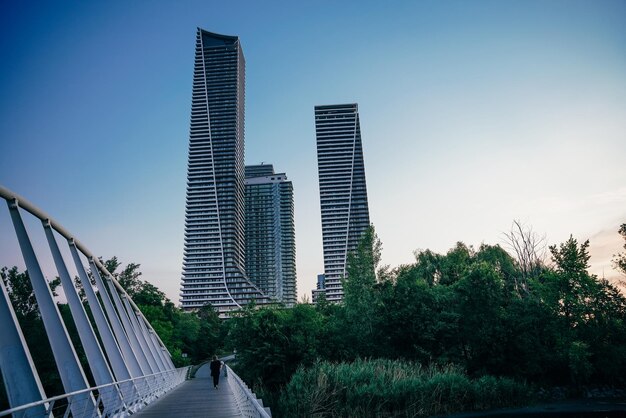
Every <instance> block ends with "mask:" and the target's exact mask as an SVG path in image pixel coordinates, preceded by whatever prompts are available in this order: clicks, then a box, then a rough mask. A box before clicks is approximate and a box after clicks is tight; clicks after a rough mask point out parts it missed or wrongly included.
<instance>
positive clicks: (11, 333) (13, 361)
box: [0, 279, 46, 417]
mask: <svg viewBox="0 0 626 418" xmlns="http://www.w3.org/2000/svg"><path fill="white" fill-rule="evenodd" d="M0 293H1V294H0V330H2V338H1V339H0V370H2V379H3V381H4V388H5V389H6V393H7V397H8V398H9V405H10V406H11V408H15V407H17V406H20V405H24V404H27V403H31V402H37V401H41V400H43V399H46V394H45V393H44V390H43V387H42V386H41V381H40V380H39V375H38V374H37V371H36V370H35V365H34V364H33V359H32V358H31V356H30V351H29V350H28V347H27V345H26V341H25V340H24V334H22V330H21V328H20V326H19V323H18V322H17V317H16V316H15V311H13V306H11V300H10V298H9V294H8V293H7V290H6V287H5V286H4V281H3V280H2V279H0ZM45 412H46V410H45V406H44V405H40V406H39V407H37V408H33V409H32V410H28V411H27V413H26V414H25V415H24V416H25V417H43V416H44V415H45Z"/></svg>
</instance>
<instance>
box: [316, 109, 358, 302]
mask: <svg viewBox="0 0 626 418" xmlns="http://www.w3.org/2000/svg"><path fill="white" fill-rule="evenodd" d="M315 134H316V137H317V166H318V174H319V188H320V206H321V213H322V241H323V246H324V275H325V294H326V299H327V300H329V301H333V302H340V301H341V300H342V298H343V287H342V285H341V279H342V278H344V277H345V275H346V261H347V256H348V253H349V252H350V251H352V250H354V249H355V248H356V246H357V245H358V243H359V240H360V239H361V237H362V235H363V232H364V231H365V230H366V229H367V228H368V226H369V224H370V219H369V208H368V204H367V188H366V185H365V166H364V163H363V145H362V143H361V126H360V123H359V110H358V106H357V104H356V103H354V104H342V105H328V106H315Z"/></svg>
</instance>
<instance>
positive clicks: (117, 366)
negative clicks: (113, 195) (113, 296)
mask: <svg viewBox="0 0 626 418" xmlns="http://www.w3.org/2000/svg"><path fill="white" fill-rule="evenodd" d="M68 244H69V246H70V253H71V254H72V258H73V259H74V265H75V266H76V271H77V272H78V277H79V278H80V282H81V284H82V286H83V290H84V291H85V296H86V297H87V302H88V303H89V307H90V308H91V313H92V314H93V318H94V321H95V322H96V327H97V328H98V332H99V335H100V338H101V340H102V345H104V350H105V352H106V355H107V357H108V358H109V362H110V364H111V369H112V370H113V374H114V375H115V379H116V380H117V381H122V380H128V379H130V378H131V376H130V372H129V371H128V367H127V366H126V363H124V357H122V352H121V351H120V348H119V346H118V345H117V341H115V337H114V335H113V331H111V327H110V326H109V323H108V322H107V319H106V317H105V315H104V311H103V310H102V306H101V305H100V302H98V297H97V296H96V292H94V290H93V287H92V286H91V280H89V277H88V276H87V272H86V271H85V267H84V266H83V262H82V261H81V259H80V255H79V254H78V250H77V248H76V245H75V243H74V241H73V240H68ZM121 390H122V396H123V398H124V400H127V399H132V398H133V397H134V395H135V394H136V392H137V390H136V389H135V386H134V385H133V383H132V382H127V383H122V385H121Z"/></svg>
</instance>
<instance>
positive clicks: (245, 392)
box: [224, 364, 272, 418]
mask: <svg viewBox="0 0 626 418" xmlns="http://www.w3.org/2000/svg"><path fill="white" fill-rule="evenodd" d="M224 367H225V368H226V373H227V374H228V378H227V379H226V380H227V381H228V385H229V386H230V389H231V390H232V392H233V395H234V396H235V401H236V402H237V406H238V407H239V411H240V412H241V416H242V417H245V418H271V417H272V414H271V413H270V412H269V408H265V407H263V401H261V400H260V399H257V397H256V395H255V394H254V393H253V392H252V391H251V390H250V388H248V386H247V385H246V384H245V383H244V382H243V380H241V378H240V377H239V376H237V373H235V372H234V371H233V369H231V368H230V367H228V366H227V365H226V364H224Z"/></svg>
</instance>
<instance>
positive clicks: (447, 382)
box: [272, 359, 530, 418]
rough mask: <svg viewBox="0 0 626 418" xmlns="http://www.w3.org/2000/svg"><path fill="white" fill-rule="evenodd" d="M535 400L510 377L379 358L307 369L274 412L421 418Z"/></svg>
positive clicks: (294, 379)
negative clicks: (472, 375) (473, 374)
mask: <svg viewBox="0 0 626 418" xmlns="http://www.w3.org/2000/svg"><path fill="white" fill-rule="evenodd" d="M529 399H530V390H529V388H528V387H527V386H526V385H525V384H522V383H518V382H516V381H513V380H511V379H508V378H498V377H492V376H484V377H481V378H479V379H470V378H468V377H467V375H466V374H465V372H464V371H463V370H462V369H460V368H459V367H456V366H444V367H422V366H421V365H419V364H417V363H411V362H402V361H394V360H384V359H379V360H357V361H355V362H353V363H339V364H334V363H328V362H318V363H316V364H314V365H313V366H312V367H308V368H304V367H301V368H300V369H298V371H297V372H296V373H295V374H294V375H293V376H292V378H291V381H290V382H289V383H288V384H287V386H285V388H284V389H283V391H282V392H281V395H280V398H279V402H278V404H277V405H276V406H275V407H273V408H272V409H273V410H275V412H276V413H277V416H284V417H317V418H322V417H400V416H402V417H420V416H430V415H437V414H449V413H453V412H460V411H470V410H483V409H491V408H497V407H507V406H516V405H521V404H524V403H526V402H528V401H529Z"/></svg>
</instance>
